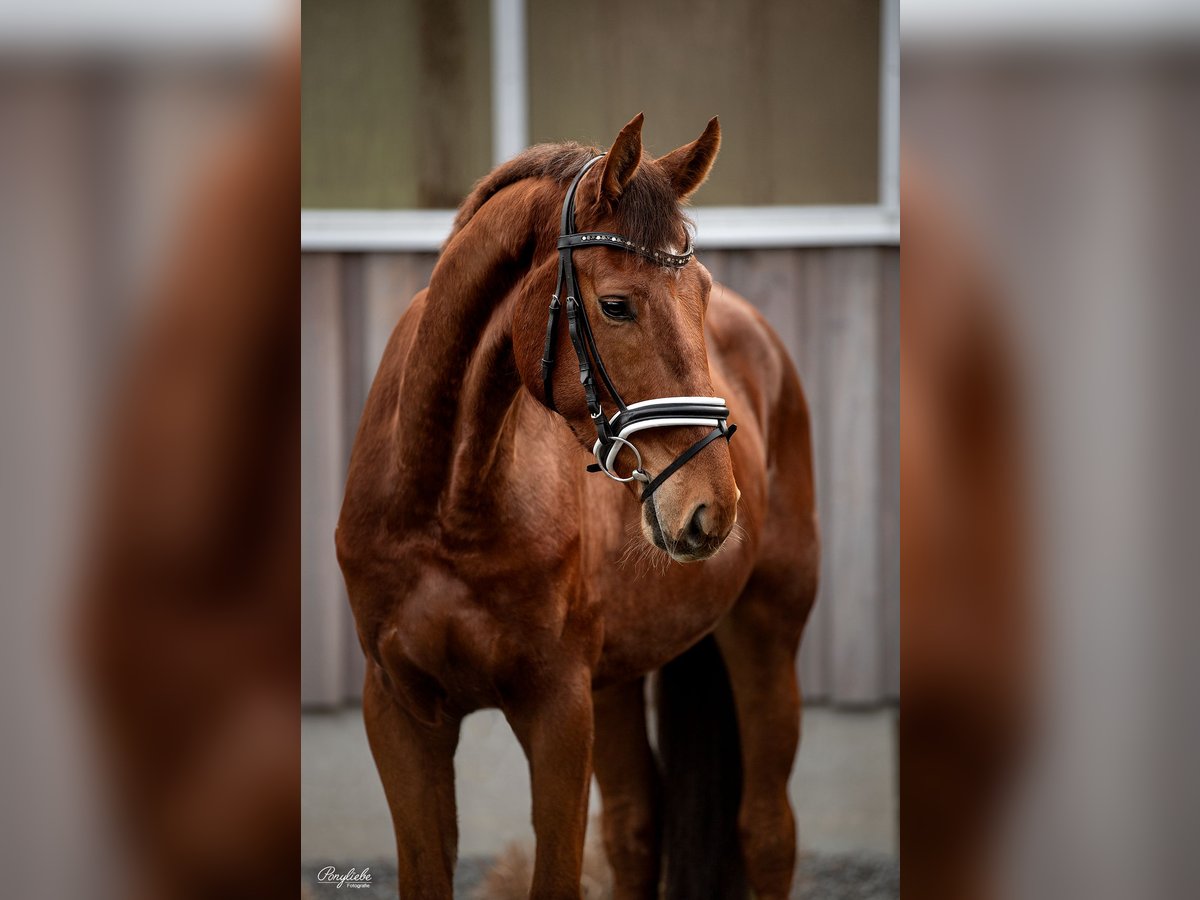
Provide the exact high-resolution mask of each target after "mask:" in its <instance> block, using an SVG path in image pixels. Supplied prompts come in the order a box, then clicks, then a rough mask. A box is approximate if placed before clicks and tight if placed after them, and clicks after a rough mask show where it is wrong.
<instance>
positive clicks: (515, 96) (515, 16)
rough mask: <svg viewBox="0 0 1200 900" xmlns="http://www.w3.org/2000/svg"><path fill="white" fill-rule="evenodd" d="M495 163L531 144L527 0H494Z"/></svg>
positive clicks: (493, 114)
mask: <svg viewBox="0 0 1200 900" xmlns="http://www.w3.org/2000/svg"><path fill="white" fill-rule="evenodd" d="M491 14H492V164H493V165H497V166H498V165H500V163H502V162H506V161H507V160H510V159H512V158H513V157H514V156H516V155H517V154H518V153H520V152H521V151H522V150H524V149H525V148H526V147H528V146H529V89H528V86H529V72H528V70H527V68H526V65H527V62H526V60H527V56H526V52H525V0H492V8H491Z"/></svg>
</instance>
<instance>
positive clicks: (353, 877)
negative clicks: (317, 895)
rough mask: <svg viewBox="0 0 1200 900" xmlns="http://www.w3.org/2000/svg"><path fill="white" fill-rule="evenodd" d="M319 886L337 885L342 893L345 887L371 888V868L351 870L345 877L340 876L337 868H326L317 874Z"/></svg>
mask: <svg viewBox="0 0 1200 900" xmlns="http://www.w3.org/2000/svg"><path fill="white" fill-rule="evenodd" d="M317 884H336V885H337V886H338V890H339V891H340V890H341V889H342V888H344V887H352V888H365V887H370V886H371V868H370V866H368V867H366V868H364V869H363V870H362V871H361V872H360V871H358V869H351V870H350V871H349V872H347V873H346V874H345V875H339V874H338V870H337V867H336V866H326V867H325V868H323V869H321V871H319V872H317Z"/></svg>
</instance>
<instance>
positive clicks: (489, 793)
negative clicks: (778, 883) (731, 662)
mask: <svg viewBox="0 0 1200 900" xmlns="http://www.w3.org/2000/svg"><path fill="white" fill-rule="evenodd" d="M301 754H302V763H303V775H302V786H301V804H302V827H303V834H302V836H301V843H300V854H301V861H302V863H321V862H334V861H338V860H348V859H389V858H392V857H393V855H394V853H395V847H394V844H393V837H392V826H391V819H390V817H389V815H388V809H387V804H386V802H385V801H384V797H383V789H382V788H381V787H380V784H379V779H378V776H377V775H376V773H375V765H374V762H373V760H372V759H371V753H370V750H369V749H368V747H367V739H366V734H365V733H364V731H363V724H362V713H361V710H359V709H358V708H347V709H344V710H341V711H338V712H335V713H312V714H306V715H304V716H303V717H302V720H301ZM455 769H456V771H457V776H458V813H459V831H460V841H459V855H460V857H463V858H466V857H473V856H493V855H496V854H497V853H499V852H501V851H502V850H503V849H504V848H505V846H507V845H508V844H509V843H510V842H512V841H529V842H532V840H533V830H532V828H531V827H530V824H529V772H528V769H527V768H526V763H525V756H524V754H523V753H522V752H521V748H520V745H519V744H518V743H517V741H516V738H514V737H513V735H512V732H511V730H510V729H509V727H508V723H507V722H505V720H504V717H503V716H502V715H501V714H500V713H499V712H498V711H496V710H485V711H483V712H479V713H475V714H474V715H472V716H470V717H469V718H468V719H467V720H466V721H465V722H464V723H463V732H462V739H461V742H460V744H459V749H458V755H457V757H456V758H455ZM789 791H790V793H791V797H792V804H793V807H794V809H795V811H796V816H797V819H798V824H799V830H800V844H801V847H802V848H803V850H804V851H806V852H809V853H854V852H866V853H872V854H884V855H887V856H895V854H896V850H897V847H896V816H897V804H896V739H895V712H894V710H890V709H884V710H873V711H870V712H838V711H834V710H830V709H825V708H819V707H818V708H813V709H808V710H805V713H804V737H803V739H802V741H801V745H800V753H799V756H798V757H797V760H796V766H795V769H794V771H793V773H792V779H791V783H790V785H789ZM599 808H600V801H599V795H598V793H597V791H596V789H595V786H594V785H593V789H592V806H591V809H592V811H593V812H596V811H597V810H599Z"/></svg>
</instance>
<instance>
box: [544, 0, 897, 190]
mask: <svg viewBox="0 0 1200 900" xmlns="http://www.w3.org/2000/svg"><path fill="white" fill-rule="evenodd" d="M527 2H528V12H527V22H528V29H529V51H530V52H529V90H530V109H529V116H530V131H531V134H530V138H531V140H532V141H533V142H534V143H537V142H540V141H551V140H561V139H563V138H564V137H573V138H576V139H578V140H581V141H588V142H592V143H597V144H600V145H601V146H603V145H606V144H608V143H609V142H610V141H612V139H613V137H614V136H615V135H616V133H617V131H618V130H620V128H621V126H622V125H624V124H625V122H627V121H628V120H629V119H630V118H631V117H632V116H634V115H635V114H636V113H638V112H640V111H644V112H645V113H646V128H645V132H644V134H645V139H646V142H647V149H648V150H649V151H650V152H651V153H654V154H662V153H666V152H667V151H669V150H672V149H674V148H675V147H677V146H679V145H680V144H683V143H686V142H687V141H690V140H693V139H694V138H695V137H696V136H697V135H698V134H699V133H700V131H701V129H702V128H703V127H704V123H705V122H706V121H708V119H709V118H710V117H711V116H713V115H720V117H721V132H722V143H721V155H720V156H719V157H718V159H717V164H716V167H715V168H714V169H713V172H712V175H711V177H710V178H709V180H708V182H707V183H706V184H705V185H704V187H703V188H701V189H700V191H698V192H697V194H696V196H695V197H694V198H693V202H694V203H695V204H696V205H698V206H714V205H723V206H724V205H733V206H760V205H762V206H767V205H805V204H819V205H840V204H874V203H878V202H879V200H880V197H879V80H880V79H879V76H880V70H879V61H880V46H881V41H880V3H879V0H835V2H830V0H811V2H809V0H795V2H783V3H780V2H768V0H760V2H754V0H743V2H736V3H734V2H724V3H719V2H697V0H656V2H653V3H648V2H645V0H605V2H603V3H563V2H561V0H527Z"/></svg>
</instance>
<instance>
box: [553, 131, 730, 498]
mask: <svg viewBox="0 0 1200 900" xmlns="http://www.w3.org/2000/svg"><path fill="white" fill-rule="evenodd" d="M602 158H603V154H601V155H600V156H597V157H594V158H592V159H591V160H589V161H588V162H587V164H586V165H585V166H584V167H583V169H582V170H581V171H580V172H579V174H578V175H576V176H575V180H574V181H572V182H571V186H570V188H568V189H567V196H566V198H565V199H564V200H563V210H562V229H561V233H560V234H559V238H558V245H557V246H558V283H557V284H556V286H555V288H554V296H553V297H552V298H551V299H550V315H549V319H548V321H547V323H546V346H545V350H544V352H543V354H542V389H543V391H544V393H545V397H546V405H547V406H548V407H550V409H554V384H553V376H554V337H555V332H556V330H557V326H558V317H559V313H560V312H561V310H562V308H563V306H564V305H565V306H566V309H567V326H568V333H569V335H570V338H571V346H572V347H573V348H574V350H575V355H576V357H578V359H579V383H580V384H581V385H582V386H583V392H584V397H585V399H586V401H587V409H588V415H589V416H591V419H592V423H593V424H594V425H595V427H596V443H595V445H594V446H593V448H592V454H593V455H594V456H595V457H596V463H595V465H591V466H588V470H589V471H595V472H603V473H604V474H605V475H607V476H608V477H609V478H611V479H613V480H614V481H622V482H624V481H635V480H636V481H640V482H642V483H643V485H644V487H643V488H642V498H641V499H642V502H643V503H645V502H646V501H647V500H649V499H650V497H651V496H653V494H654V492H655V491H656V490H658V488H659V486H660V485H661V484H662V483H663V482H665V481H666V480H667V479H668V478H670V477H671V475H673V474H674V473H675V472H677V471H678V470H679V469H680V468H681V467H682V466H683V465H684V463H686V462H688V461H689V460H690V459H692V458H693V457H694V456H695V455H696V454H697V453H699V452H700V451H701V450H703V449H704V448H705V447H707V446H708V445H709V444H711V443H712V442H713V441H714V440H716V439H717V438H721V437H723V438H725V440H727V441H728V440H729V439H730V438H732V437H733V433H734V431H736V430H737V426H736V425H727V424H726V419H727V418H728V417H729V409H728V408H727V407H726V406H725V401H724V400H722V399H721V398H720V397H660V398H657V399H653V400H641V401H639V402H637V403H632V404H629V405H626V403H625V401H624V400H622V399H621V395H620V393H618V392H617V388H616V386H615V385H614V384H613V381H612V378H611V377H609V374H608V371H607V370H606V369H605V368H604V360H602V359H601V358H600V350H599V348H598V347H597V346H596V338H595V336H594V335H593V334H592V326H591V323H590V322H588V318H587V313H586V312H585V311H584V307H583V301H582V300H581V299H580V297H579V296H578V293H579V292H578V286H577V282H576V278H575V263H574V261H573V259H572V253H573V252H574V251H575V250H579V249H588V248H591V247H610V248H613V249H617V250H626V251H629V252H630V253H637V254H640V255H641V256H644V257H646V258H647V259H649V260H651V261H653V262H656V263H658V264H659V265H661V266H667V267H669V268H674V269H680V268H683V267H684V266H686V265H687V264H688V262H689V261H690V260H691V259H692V257H693V256H694V255H695V250H694V248H693V247H692V244H691V242H689V243H688V247H687V250H686V251H685V252H684V253H670V252H668V251H665V250H656V249H654V248H651V247H645V246H643V245H641V244H636V243H634V242H633V241H631V240H629V239H628V238H626V237H624V236H622V235H619V234H613V233H612V232H608V231H588V232H583V233H576V231H575V192H576V190H577V189H578V187H579V183H580V182H581V181H582V180H583V176H584V175H586V174H587V173H588V170H590V169H591V168H592V166H594V165H595V164H596V163H597V162H598V161H599V160H601V159H602ZM564 292H565V294H566V297H565V300H560V297H562V296H563V294H564ZM593 366H594V367H595V370H596V372H598V373H599V375H600V379H601V380H602V381H603V382H604V387H605V388H606V389H607V390H608V393H609V396H610V397H612V399H613V402H615V403H616V404H617V412H616V414H614V415H613V417H612V418H611V419H606V418H605V417H604V410H603V408H602V407H601V406H600V395H599V390H598V388H597V385H596V379H595V376H594V375H593V374H592V370H593ZM695 425H702V426H708V427H711V428H712V429H713V430H712V431H710V432H709V433H708V434H707V435H705V436H704V437H702V438H701V439H700V440H698V441H696V442H695V443H694V444H692V445H691V446H690V447H689V448H688V449H687V450H685V451H683V453H681V454H679V456H677V457H676V458H675V460H674V461H673V462H672V463H671V464H670V465H668V466H667V467H666V468H665V469H663V470H662V471H661V472H659V473H658V476H657V477H655V478H654V479H651V478H650V476H649V475H648V474H647V473H646V472H645V471H644V470H643V469H642V454H641V453H640V452H638V448H637V447H636V446H634V444H633V443H632V442H631V441H630V439H629V438H630V436H632V435H633V434H635V433H637V432H639V431H644V430H646V429H650V428H677V427H684V426H695ZM623 447H627V448H629V450H630V451H631V452H632V453H633V455H634V458H635V459H636V460H637V463H636V465H635V466H634V468H633V471H632V472H631V473H630V474H629V476H628V477H623V476H622V475H620V474H619V473H618V472H617V471H616V469H615V466H616V463H617V457H619V456H620V455H621V449H622V448H623Z"/></svg>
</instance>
